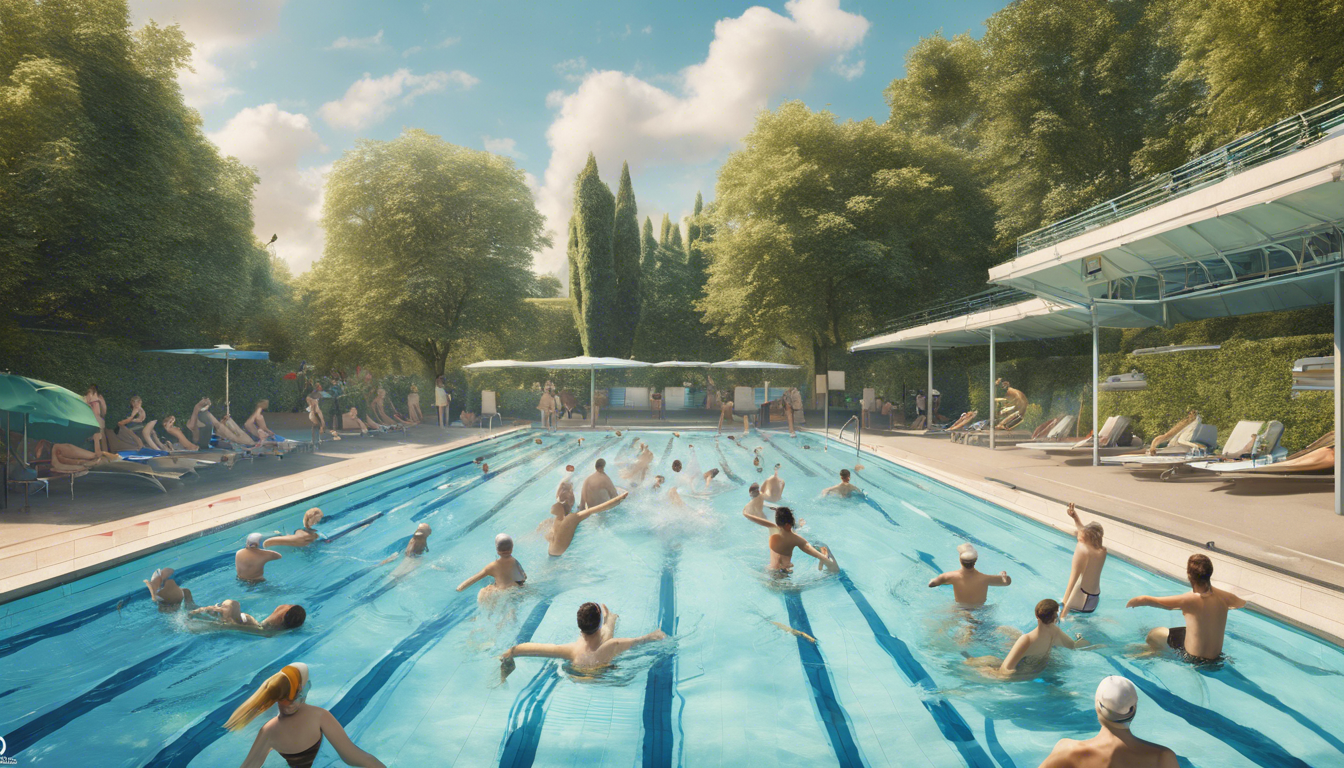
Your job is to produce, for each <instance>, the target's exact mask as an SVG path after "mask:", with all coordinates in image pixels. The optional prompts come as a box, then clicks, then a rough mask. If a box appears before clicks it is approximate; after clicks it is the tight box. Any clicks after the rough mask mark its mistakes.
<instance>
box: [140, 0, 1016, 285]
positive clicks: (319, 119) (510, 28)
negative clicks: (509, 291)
mask: <svg viewBox="0 0 1344 768" xmlns="http://www.w3.org/2000/svg"><path fill="white" fill-rule="evenodd" d="M1004 4H1005V3H1004V2H1003V0H954V1H953V2H942V3H927V2H926V3H918V2H906V1H892V2H871V1H870V2H850V1H849V0H793V2H788V3H785V2H771V3H767V4H763V5H753V4H751V3H745V2H678V3H666V2H663V3H640V2H613V1H611V0H606V1H604V2H587V3H564V4H561V3H525V2H518V1H517V0H509V1H508V2H495V3H480V2H474V3H467V2H429V3H422V2H380V3H368V2H365V3H354V2H331V1H330V0H328V1H326V2H316V1H315V0H240V1H238V2H231V3H225V2H204V1H203V0H131V7H132V12H133V15H134V17H135V21H136V22H137V23H140V22H143V21H144V20H146V19H149V18H152V19H154V20H156V21H158V22H159V23H161V24H168V23H180V24H181V26H182V27H183V29H184V31H185V32H186V33H187V36H188V38H189V39H190V40H192V41H193V42H194V43H196V45H197V51H196V56H195V60H194V62H193V63H194V68H195V70H196V72H195V73H190V72H183V74H182V76H181V78H180V79H181V82H182V85H183V91H184V94H185V95H186V96H187V98H188V101H189V102H190V103H192V105H193V106H196V107H197V108H198V109H199V110H200V111H201V114H202V117H203V119H204V123H205V129H206V131H207V133H208V134H209V135H210V136H211V138H212V139H213V140H214V141H215V142H216V143H217V144H219V145H220V146H221V148H223V149H224V150H225V151H226V152H228V153H229V154H233V155H235V156H238V157H239V158H240V159H242V160H243V161H244V162H246V163H248V164H249V165H252V166H254V167H256V168H257V169H258V172H259V174H260V176H261V184H260V186H259V188H258V193H257V197H258V200H257V207H256V218H257V229H258V235H259V236H261V237H263V238H266V239H269V237H270V234H271V233H273V232H274V233H279V234H280V236H281V239H280V241H279V242H278V243H277V251H278V253H279V254H280V255H281V256H282V257H284V258H285V259H286V260H287V261H289V262H290V264H291V265H292V266H293V267H294V268H295V269H296V271H301V270H303V269H306V268H307V267H308V266H309V265H310V264H311V262H312V261H313V260H314V259H315V258H317V257H318V256H320V253H321V247H322V234H321V229H320V227H319V226H318V223H317V217H318V214H319V212H320V205H321V183H322V174H323V173H324V172H325V171H326V169H327V168H328V167H329V165H330V164H331V163H332V162H333V161H334V160H335V159H336V158H337V157H339V156H340V153H341V152H343V151H344V150H346V149H348V148H350V147H351V146H352V145H353V143H354V141H355V140H356V139H358V138H371V139H392V138H395V137H396V135H397V134H398V133H400V132H401V130H402V129H403V128H405V127H416V128H423V129H425V130H428V131H430V132H431V133H435V134H438V135H440V136H442V137H443V138H444V139H446V140H447V141H450V142H452V143H454V144H460V145H463V146H467V147H473V148H478V149H489V150H491V151H495V152H500V153H503V154H508V155H510V156H512V157H513V158H514V160H515V161H516V162H517V164H518V165H519V166H520V167H521V168H523V169H524V170H525V171H526V172H527V173H528V174H529V182H530V183H531V184H532V185H533V188H534V194H535V195H536V198H537V203H538V207H539V208H540V209H541V211H542V213H543V214H546V215H547V216H548V219H549V221H548V226H549V227H551V228H557V227H558V228H560V229H561V230H563V227H564V224H565V220H566V219H567V217H568V212H569V205H570V200H569V188H570V187H571V185H572V181H573V177H574V174H575V173H576V172H577V170H578V168H579V167H580V166H581V164H582V161H583V159H584V158H585V157H586V156H587V154H588V152H589V151H593V152H595V153H596V154H597V158H598V164H599V167H600V169H601V171H602V175H603V178H604V179H605V180H607V181H608V182H609V183H611V184H614V183H615V181H616V178H617V175H618V174H619V171H620V164H621V162H622V161H623V160H629V161H630V162H631V173H632V175H633V178H634V185H635V194H636V197H637V199H638V202H639V207H640V216H641V218H642V217H643V216H645V215H650V216H652V217H653V218H654V220H655V223H656V222H657V220H658V219H660V218H661V217H662V214H663V213H664V212H670V213H671V214H672V215H673V217H674V218H679V217H681V216H684V215H686V214H688V213H689V212H690V207H691V204H692V202H693V200H694V195H695V192H696V190H697V189H699V190H702V191H703V192H704V194H705V197H706V200H709V199H711V198H712V197H713V185H714V174H715V169H716V168H717V167H718V165H719V164H720V163H721V162H722V161H723V158H724V157H725V156H726V155H727V154H728V153H729V152H731V151H732V150H733V149H734V148H735V146H736V143H737V140H738V139H739V138H740V137H741V136H742V135H743V134H744V133H745V132H746V131H748V130H749V129H750V127H751V121H752V119H753V118H754V116H755V114H757V112H758V111H759V109H761V108H770V107H774V106H775V105H777V104H779V103H780V102H781V101H784V100H787V99H802V100H803V101H805V102H806V103H807V104H808V105H809V106H810V107H812V108H814V109H821V108H827V109H830V110H831V111H832V112H834V113H836V114H837V115H838V116H839V117H841V118H853V119H864V118H869V117H872V118H876V119H878V120H884V119H885V118H886V115H887V108H886V105H885V103H884V102H883V100H882V89H883V88H884V87H885V86H886V84H887V83H888V82H889V81H890V80H891V79H892V78H894V77H899V76H900V75H901V74H902V72H903V69H904V67H903V63H904V57H905V54H906V51H908V50H909V48H910V47H911V46H912V45H914V44H915V43H916V42H917V41H918V39H919V38H920V37H921V36H926V35H929V34H932V33H934V32H935V31H937V30H940V29H941V30H942V31H943V32H944V34H947V35H952V34H957V33H961V32H970V33H971V34H973V35H976V36H979V35H980V34H982V33H983V31H984V27H983V22H984V19H985V18H986V17H988V16H989V15H991V14H992V13H994V12H995V11H996V10H998V9H999V8H1000V7H1002V6H1003V5H1004ZM556 239H557V242H558V243H559V245H560V246H563V237H558V238H556ZM562 264H563V259H562V252H561V250H560V248H558V247H557V248H554V249H551V250H550V251H548V252H547V253H544V254H541V255H539V257H538V263H537V265H536V267H537V269H538V271H541V272H555V271H557V270H559V269H562Z"/></svg>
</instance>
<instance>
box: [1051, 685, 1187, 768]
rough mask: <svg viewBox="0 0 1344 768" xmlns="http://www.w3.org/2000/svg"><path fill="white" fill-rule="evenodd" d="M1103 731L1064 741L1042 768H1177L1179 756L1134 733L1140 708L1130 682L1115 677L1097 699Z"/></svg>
mask: <svg viewBox="0 0 1344 768" xmlns="http://www.w3.org/2000/svg"><path fill="white" fill-rule="evenodd" d="M1094 703H1095V705H1096V711H1097V721H1098V722H1100V723H1101V730H1100V731H1098V732H1097V735H1096V736H1093V737H1092V738H1090V739H1087V740H1086V741H1075V740H1074V739H1060V740H1059V743H1058V744H1056V745H1055V748H1054V750H1053V751H1051V752H1050V756H1049V757H1047V758H1045V762H1043V763H1041V768H1177V766H1178V765H1180V763H1179V762H1178V761H1177V759H1176V753H1175V752H1172V751H1171V750H1170V749H1167V748H1166V747H1164V746H1161V745H1160V744H1153V743H1152V742H1149V741H1144V740H1143V739H1140V738H1138V737H1137V736H1135V735H1134V734H1133V733H1131V732H1130V721H1132V720H1133V719H1134V715H1135V713H1136V712H1137V709H1138V705H1139V694H1138V691H1136V690H1134V684H1133V683H1131V682H1130V681H1129V680H1127V679H1125V678H1123V677H1119V676H1117V675H1111V676H1110V677H1107V678H1104V679H1102V681H1101V684H1100V685H1098V686H1097V695H1096V697H1095V699H1094Z"/></svg>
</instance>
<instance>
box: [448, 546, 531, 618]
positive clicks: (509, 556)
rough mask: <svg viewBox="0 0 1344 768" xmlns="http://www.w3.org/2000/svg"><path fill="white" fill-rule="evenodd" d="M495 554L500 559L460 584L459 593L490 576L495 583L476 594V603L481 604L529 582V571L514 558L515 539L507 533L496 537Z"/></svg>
mask: <svg viewBox="0 0 1344 768" xmlns="http://www.w3.org/2000/svg"><path fill="white" fill-rule="evenodd" d="M495 554H496V555H498V556H499V557H497V558H496V559H494V560H492V561H490V564H489V565H487V566H485V567H484V568H482V569H481V570H480V572H479V573H477V574H476V575H475V576H472V577H471V578H469V579H467V580H466V581H464V582H462V583H461V584H458V585H457V591H458V592H461V591H462V590H464V589H466V588H467V587H470V586H471V585H472V584H475V583H476V582H478V581H480V580H481V579H484V578H485V577H487V576H489V577H491V578H493V579H494V580H495V583H494V584H487V585H486V586H485V587H482V588H481V591H480V592H478V593H477V594H476V602H478V603H481V602H485V601H486V600H489V599H490V598H491V597H492V596H493V595H497V594H499V593H500V592H503V591H504V590H506V589H512V588H513V587H521V586H523V583H524V582H526V581H527V571H524V570H523V566H522V565H520V564H519V563H518V561H517V560H515V559H514V558H513V537H511V536H509V534H507V533H501V534H499V535H498V536H496V537H495Z"/></svg>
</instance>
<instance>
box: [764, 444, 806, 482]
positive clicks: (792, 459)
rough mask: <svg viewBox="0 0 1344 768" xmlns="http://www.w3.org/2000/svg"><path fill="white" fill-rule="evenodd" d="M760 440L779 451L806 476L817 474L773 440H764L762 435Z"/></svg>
mask: <svg viewBox="0 0 1344 768" xmlns="http://www.w3.org/2000/svg"><path fill="white" fill-rule="evenodd" d="M761 440H763V441H764V442H765V444H766V445H768V446H770V447H771V448H774V449H775V450H776V451H779V454H780V455H781V456H783V457H784V458H785V460H787V461H788V462H789V463H790V464H792V465H793V466H794V467H795V468H796V469H797V470H798V471H799V472H802V473H803V474H804V475H806V476H808V477H816V476H817V473H816V472H814V471H812V468H811V467H809V466H807V465H806V464H804V463H803V462H801V461H799V460H798V459H797V458H796V457H794V455H793V454H792V453H789V452H788V451H786V450H784V449H783V448H781V447H779V446H778V445H775V441H774V440H766V439H765V438H764V437H762V438H761Z"/></svg>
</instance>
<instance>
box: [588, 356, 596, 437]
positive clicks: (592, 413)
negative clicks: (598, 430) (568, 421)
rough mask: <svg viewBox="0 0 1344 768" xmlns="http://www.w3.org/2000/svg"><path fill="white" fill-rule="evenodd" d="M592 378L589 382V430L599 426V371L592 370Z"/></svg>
mask: <svg viewBox="0 0 1344 768" xmlns="http://www.w3.org/2000/svg"><path fill="white" fill-rule="evenodd" d="M589 370H590V371H591V373H592V376H591V377H590V378H589V381H588V428H589V429H592V428H594V427H596V426H597V369H596V368H590V369H589Z"/></svg>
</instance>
